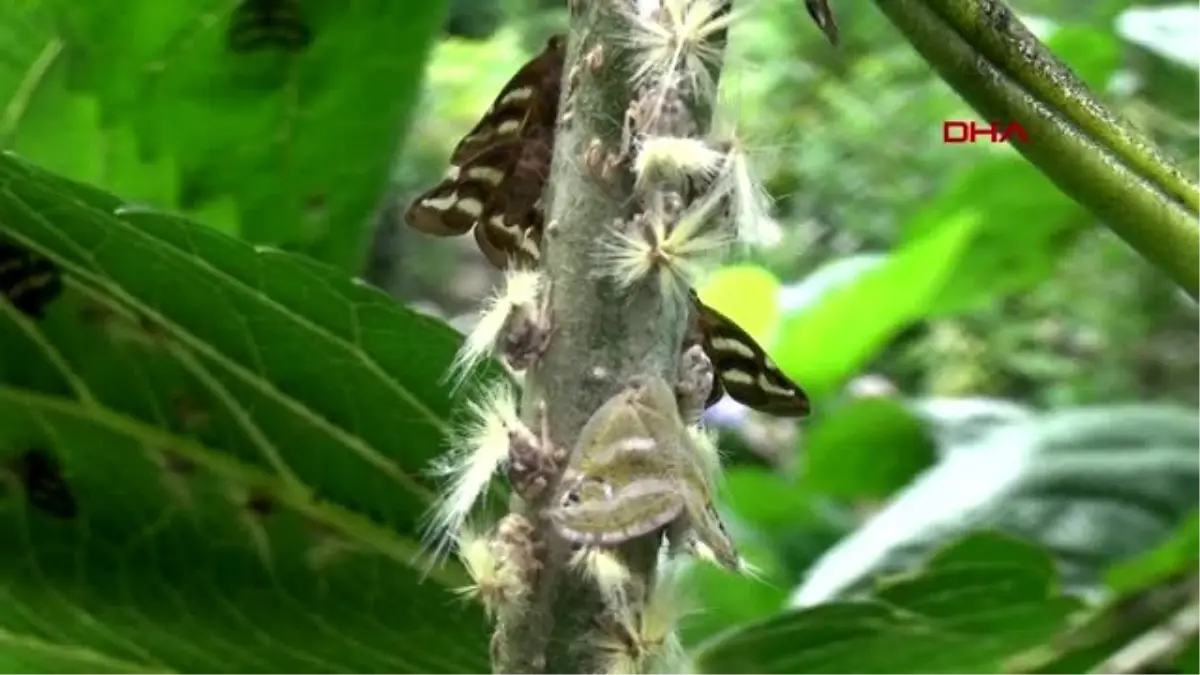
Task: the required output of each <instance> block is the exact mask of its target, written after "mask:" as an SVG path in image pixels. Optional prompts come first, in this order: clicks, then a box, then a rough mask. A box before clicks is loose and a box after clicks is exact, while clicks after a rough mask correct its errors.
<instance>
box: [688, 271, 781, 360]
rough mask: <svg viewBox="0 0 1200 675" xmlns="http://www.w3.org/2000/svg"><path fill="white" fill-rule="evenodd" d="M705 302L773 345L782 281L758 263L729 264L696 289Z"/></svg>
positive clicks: (751, 334)
mask: <svg viewBox="0 0 1200 675" xmlns="http://www.w3.org/2000/svg"><path fill="white" fill-rule="evenodd" d="M696 290H697V292H698V293H699V294H700V297H701V299H703V300H704V302H705V303H706V304H707V305H709V306H711V307H713V308H714V309H716V310H717V311H718V312H720V313H722V314H724V315H725V316H727V317H729V318H730V319H732V320H733V322H734V323H736V324H737V325H738V326H741V328H742V330H744V331H746V332H747V333H748V334H749V335H750V337H752V338H754V339H755V341H756V342H758V343H759V344H762V345H770V344H771V343H772V339H773V337H774V335H775V331H776V330H777V329H778V322H779V303H778V296H779V280H778V279H776V278H775V275H773V274H771V272H770V271H768V270H766V269H764V268H762V267H759V266H757V265H728V266H725V267H721V268H719V269H717V270H716V271H714V272H713V273H712V274H711V275H709V276H708V277H707V278H705V279H704V282H703V283H702V284H700V287H699V288H698V289H696Z"/></svg>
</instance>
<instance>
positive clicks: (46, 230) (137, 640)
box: [0, 157, 494, 672]
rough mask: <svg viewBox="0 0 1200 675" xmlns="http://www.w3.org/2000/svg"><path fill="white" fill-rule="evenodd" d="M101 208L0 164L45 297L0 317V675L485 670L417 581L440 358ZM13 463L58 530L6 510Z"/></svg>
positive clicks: (314, 285)
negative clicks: (31, 457) (55, 281)
mask: <svg viewBox="0 0 1200 675" xmlns="http://www.w3.org/2000/svg"><path fill="white" fill-rule="evenodd" d="M119 207H120V201H119V200H117V199H116V198H114V197H111V196H109V195H107V194H104V193H102V192H99V191H96V190H94V189H91V188H87V187H84V186H81V185H78V184H74V183H71V182H69V181H66V180H64V179H61V178H58V177H55V176H52V175H50V174H47V173H45V172H43V171H41V170H37V169H34V168H31V167H29V166H26V165H23V164H18V163H16V162H15V161H13V160H12V159H11V158H10V157H0V237H3V238H4V239H5V240H6V241H8V242H15V243H17V244H19V245H21V246H23V247H25V248H27V249H30V250H32V251H34V252H36V253H38V254H40V255H42V256H45V257H46V258H48V259H50V260H51V261H53V262H54V263H55V264H56V265H57V267H58V268H59V269H60V270H61V272H62V273H63V280H64V281H63V288H64V290H63V292H62V294H61V295H60V296H59V297H57V298H55V299H54V300H53V301H51V302H50V304H49V306H48V308H47V310H46V314H45V317H44V318H43V319H41V320H37V321H34V320H32V319H31V318H30V317H28V316H27V315H24V314H21V313H18V312H17V311H16V310H15V309H13V307H12V306H11V305H9V304H7V303H4V304H0V353H2V354H3V355H4V358H3V359H0V458H3V461H4V464H3V466H4V467H6V469H5V474H6V475H7V479H6V481H5V483H6V484H7V485H8V486H9V488H10V489H9V490H8V491H7V495H8V496H7V498H6V500H5V501H4V502H3V510H2V512H0V538H2V540H3V541H5V542H7V544H6V546H7V548H6V550H7V551H8V554H7V555H5V556H0V590H2V592H3V593H4V596H3V597H2V598H0V644H3V648H2V649H0V666H2V667H4V668H5V669H7V670H9V671H22V670H24V671H31V672H48V671H51V670H56V671H57V670H63V671H66V672H82V671H86V672H96V671H100V672H133V671H155V672H162V671H164V670H176V671H186V672H233V671H237V672H245V671H252V672H421V671H426V672H483V671H484V670H485V669H486V664H487V658H486V631H485V627H484V623H483V617H482V616H481V612H479V611H478V609H477V608H476V607H474V606H471V605H466V604H462V603H460V602H458V601H457V600H456V599H455V598H454V596H453V595H451V594H450V593H448V592H447V587H448V586H451V585H456V584H458V583H460V581H461V579H460V577H461V574H460V573H459V572H458V571H457V570H456V569H455V568H442V569H436V570H434V571H433V572H432V573H431V574H430V575H429V577H428V578H427V579H425V580H424V583H421V571H420V569H419V565H418V564H417V563H418V562H419V561H418V559H417V558H418V541H417V536H416V535H417V532H418V526H419V524H420V521H421V518H422V515H423V513H424V512H425V510H426V509H427V507H428V504H429V500H430V497H431V493H432V489H433V487H432V486H431V485H429V484H428V483H427V481H426V480H424V479H423V477H422V476H421V471H422V468H423V467H424V466H426V465H427V463H428V462H429V460H430V459H431V458H432V457H433V456H434V455H435V454H436V453H438V452H439V451H440V450H441V448H442V446H443V443H444V434H445V431H446V429H447V428H448V426H449V425H450V424H452V418H453V410H454V408H453V406H452V401H451V400H450V399H449V398H448V397H447V395H446V392H445V391H444V390H443V389H442V388H440V387H439V386H438V380H439V378H440V376H441V374H442V372H443V369H444V367H445V365H446V363H447V362H448V361H449V360H450V358H451V357H452V355H453V352H454V350H455V349H456V348H457V346H458V344H459V343H460V341H461V338H460V337H459V336H458V335H457V334H455V333H454V331H452V330H451V329H450V328H448V327H446V326H445V325H443V324H441V323H439V322H437V321H434V320H431V319H428V318H425V317H422V316H420V315H417V314H415V313H412V312H410V311H407V310H405V309H403V308H401V307H397V306H395V305H394V303H393V302H392V301H391V300H390V299H389V298H387V297H386V296H385V295H383V294H382V293H381V292H379V291H377V290H374V289H372V288H370V287H367V286H365V285H363V284H360V283H356V282H354V281H353V280H352V279H350V278H347V277H344V276H342V275H341V274H339V273H337V272H336V271H334V270H332V269H331V268H328V267H325V266H323V265H319V264H316V263H312V262H308V261H306V260H304V259H302V258H300V257H298V256H295V255H292V254H287V253H281V252H277V251H271V250H266V249H261V248H259V249H255V248H251V247H250V246H248V245H246V244H244V243H241V242H238V241H236V240H234V239H231V238H229V237H227V236H225V235H222V234H220V233H218V232H216V231H214V230H212V229H210V228H206V227H203V226H199V225H196V224H193V223H189V222H187V221H185V220H183V219H181V218H177V217H174V216H170V215H164V214H158V213H149V212H139V211H133V212H128V211H121V210H120V209H119ZM115 212H119V213H120V215H114V213H115ZM492 374H494V371H493V373H492ZM31 450H40V451H43V452H45V453H48V456H49V457H50V458H51V459H54V458H56V459H57V461H58V462H59V463H61V465H62V468H63V472H64V474H65V476H66V480H67V482H68V484H69V486H70V490H71V492H72V493H73V494H74V499H75V501H76V502H77V504H78V513H76V514H74V515H73V517H69V518H66V519H65V520H64V519H55V518H54V517H51V515H49V514H47V513H45V512H44V506H43V508H42V509H39V508H38V507H39V504H43V503H44V502H45V497H44V495H43V496H42V497H41V501H38V499H39V498H38V495H42V494H43V493H44V492H45V488H44V487H42V488H39V490H38V491H31V492H29V497H28V498H27V499H25V500H22V499H20V495H21V490H19V489H16V488H17V487H18V484H19V483H20V482H21V480H20V479H21V478H22V477H24V478H28V475H27V474H28V468H27V467H28V466H29V464H28V463H27V462H22V461H19V459H18V458H20V457H24V456H26V453H28V452H29V451H31ZM43 473H44V472H43ZM50 506H54V504H51V505H50ZM60 511H61V510H60ZM59 515H60V516H61V515H64V514H63V513H61V512H60V514H59ZM65 515H70V514H69V513H68V514H65ZM339 553H340V555H339Z"/></svg>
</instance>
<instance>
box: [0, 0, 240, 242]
mask: <svg viewBox="0 0 1200 675" xmlns="http://www.w3.org/2000/svg"><path fill="white" fill-rule="evenodd" d="M0 25H3V26H4V27H5V28H6V29H7V30H4V29H0V54H3V55H4V58H3V59H0V101H3V102H4V107H5V114H4V116H3V118H2V119H0V147H3V148H5V149H10V150H13V151H14V152H17V153H18V154H20V155H22V156H24V157H27V158H29V159H30V160H31V161H33V162H35V163H37V164H39V165H40V166H42V167H44V168H46V169H47V170H49V171H53V172H55V173H58V174H61V175H63V176H66V177H68V178H71V179H72V180H78V181H81V182H85V183H89V184H92V185H98V186H103V187H104V188H105V189H108V190H110V191H113V192H116V193H118V194H120V195H122V196H123V197H125V198H127V199H130V200H136V201H145V202H148V203H153V204H162V205H174V204H176V203H177V202H178V192H179V177H178V169H177V168H176V167H175V166H174V164H173V162H172V161H171V159H170V158H169V157H167V156H160V157H158V158H157V159H156V160H155V161H147V160H146V159H145V158H144V157H142V156H141V149H140V147H139V145H138V141H137V138H136V137H135V135H134V133H133V130H132V129H131V128H130V127H128V126H124V125H122V124H119V123H115V122H113V121H111V120H109V121H107V122H106V121H104V120H103V119H102V115H101V110H100V102H99V101H98V100H97V99H96V98H95V97H94V96H90V95H87V94H82V93H76V92H73V91H71V90H70V89H69V87H68V82H67V70H66V68H65V67H64V65H63V63H64V61H65V60H66V59H67V56H66V54H67V53H68V47H67V45H66V43H65V42H64V41H63V40H62V39H61V38H60V37H59V36H58V35H57V34H56V32H55V29H54V22H53V21H52V20H51V18H50V16H49V13H48V12H46V11H45V9H44V8H43V7H42V6H41V3H28V4H25V5H22V4H21V3H5V4H3V5H0ZM234 227H235V228H236V223H235V224H234ZM231 231H236V229H232V230H231Z"/></svg>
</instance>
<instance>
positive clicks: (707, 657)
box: [695, 534, 1077, 673]
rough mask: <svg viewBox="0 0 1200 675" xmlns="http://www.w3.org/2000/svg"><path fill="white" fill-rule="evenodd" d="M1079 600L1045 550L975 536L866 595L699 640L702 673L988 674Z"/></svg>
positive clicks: (1060, 620)
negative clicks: (1063, 589) (1066, 593)
mask: <svg viewBox="0 0 1200 675" xmlns="http://www.w3.org/2000/svg"><path fill="white" fill-rule="evenodd" d="M1076 607H1077V605H1076V603H1075V602H1073V601H1071V600H1068V599H1066V598H1064V597H1062V596H1060V595H1059V594H1058V592H1057V587H1056V582H1055V575H1054V570H1053V565H1052V563H1051V561H1050V559H1049V557H1047V556H1046V555H1045V554H1044V553H1042V552H1040V551H1038V550H1037V549H1035V548H1033V547H1030V546H1028V545H1026V544H1023V543H1020V542H1018V541H1015V540H1011V539H1008V538H1006V537H1001V536H996V535H991V534H977V535H974V536H971V537H969V538H967V539H964V540H962V541H960V542H958V543H956V544H955V545H953V546H950V547H948V548H947V549H945V550H943V551H941V552H940V553H939V554H938V555H936V556H934V558H933V559H932V561H931V562H929V564H928V566H927V567H926V568H925V569H924V570H922V571H920V572H919V573H917V574H915V575H913V576H911V577H910V578H906V579H902V580H895V581H891V582H886V583H883V584H881V585H880V587H879V588H878V589H877V590H876V591H875V592H874V593H872V594H871V597H869V598H867V599H863V600H860V601H856V602H837V603H831V604H827V605H821V606H818V607H813V608H810V609H805V610H794V611H791V612H788V613H785V614H781V615H778V616H776V617H773V618H771V619H769V620H766V621H763V622H760V623H757V624H752V625H750V626H744V627H739V628H735V629H732V630H731V631H729V632H728V633H726V634H724V635H720V636H718V637H716V638H714V639H713V640H712V641H710V642H709V643H706V644H705V645H702V646H701V647H700V648H699V650H698V653H697V655H696V659H695V660H696V665H697V667H698V671H699V672H702V673H989V672H990V673H995V672H1004V670H1003V664H1004V662H1005V660H1007V659H1009V658H1011V657H1013V656H1014V655H1017V654H1020V653H1022V652H1024V651H1026V650H1028V649H1030V648H1031V647H1033V646H1035V645H1037V644H1040V643H1041V642H1043V641H1045V640H1046V639H1047V638H1049V637H1050V636H1052V635H1054V634H1055V633H1056V632H1058V631H1059V630H1060V629H1061V628H1062V626H1063V625H1064V623H1065V621H1066V619H1067V618H1068V616H1069V615H1070V614H1071V612H1072V611H1073V610H1075V609H1076Z"/></svg>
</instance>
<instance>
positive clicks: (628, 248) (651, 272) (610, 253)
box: [600, 195, 731, 295]
mask: <svg viewBox="0 0 1200 675" xmlns="http://www.w3.org/2000/svg"><path fill="white" fill-rule="evenodd" d="M720 203H721V200H720V199H719V195H715V196H714V195H709V196H706V197H705V198H704V199H701V200H700V201H698V202H696V203H694V204H692V205H691V206H690V207H689V208H688V209H687V210H685V211H684V212H683V213H682V214H680V216H679V219H678V222H674V223H672V222H671V218H670V216H669V215H668V214H667V213H665V211H664V209H663V207H662V206H661V204H659V205H657V206H655V207H652V208H650V209H647V211H646V212H645V214H644V218H645V220H644V221H643V222H642V223H641V224H640V227H635V228H629V229H632V230H633V231H632V232H622V231H618V232H616V233H614V234H613V236H612V237H610V238H609V239H608V240H607V241H605V242H604V243H603V245H602V250H601V260H600V263H601V265H602V268H603V269H605V270H606V271H607V272H608V274H609V276H610V277H611V278H612V279H614V280H615V281H616V282H617V284H618V285H619V286H620V287H621V288H630V287H632V286H634V285H636V284H638V283H641V282H642V281H644V280H646V279H648V278H650V277H651V276H655V275H657V276H658V281H659V284H660V286H661V289H660V290H661V292H662V293H663V295H683V294H684V293H686V292H687V289H688V288H689V287H690V286H691V283H692V280H693V279H695V277H696V276H697V275H698V274H699V271H700V269H699V268H700V266H701V265H703V264H704V263H705V262H708V261H709V260H711V259H713V258H714V257H715V256H716V255H718V254H719V253H721V252H723V251H724V250H725V249H726V248H727V247H728V246H729V244H730V242H731V237H730V235H729V233H728V231H727V228H725V227H722V226H721V224H720V223H719V222H715V221H714V217H719V216H717V214H716V213H715V212H716V211H717V207H718V206H719V205H720Z"/></svg>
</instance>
